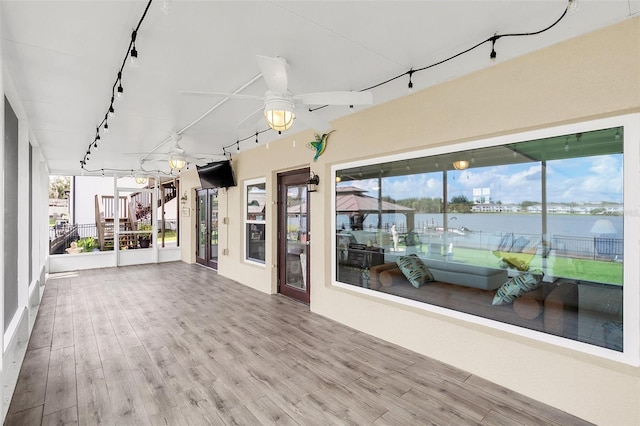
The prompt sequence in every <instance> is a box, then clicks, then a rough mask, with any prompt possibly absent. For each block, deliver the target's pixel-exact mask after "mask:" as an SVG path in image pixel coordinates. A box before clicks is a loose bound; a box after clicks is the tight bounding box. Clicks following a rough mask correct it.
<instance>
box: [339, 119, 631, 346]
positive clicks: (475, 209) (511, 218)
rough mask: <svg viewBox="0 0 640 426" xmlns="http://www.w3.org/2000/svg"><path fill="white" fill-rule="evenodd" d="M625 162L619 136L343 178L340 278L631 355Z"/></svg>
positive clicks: (438, 158) (380, 168)
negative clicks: (626, 322) (626, 312)
mask: <svg viewBox="0 0 640 426" xmlns="http://www.w3.org/2000/svg"><path fill="white" fill-rule="evenodd" d="M622 164H623V129H622V128H611V129H603V130H598V131H592V132H585V133H577V134H571V135H562V136H558V137H553V138H547V139H539V140H532V141H524V142H519V143H511V144H506V145H499V146H492V147H486V148H478V149H473V150H468V151H461V152H452V153H446V154H440V155H434V156H428V157H418V158H411V159H408V160H402V161H394V162H386V163H378V164H367V165H363V166H358V167H351V168H348V169H342V170H338V171H337V179H336V180H337V183H336V190H335V197H336V199H335V204H336V211H335V215H336V228H337V229H336V248H337V252H336V263H337V268H336V270H337V276H336V279H337V280H338V281H339V282H343V283H347V284H352V285H356V286H361V287H365V288H369V289H371V290H375V291H378V292H384V293H387V294H391V295H394V296H397V297H402V298H408V299H412V300H417V301H420V302H424V303H427V304H431V305H437V306H441V307H444V308H448V309H452V310H456V311H460V312H465V313H469V314H472V315H475V316H480V317H484V318H489V319H492V320H496V321H500V322H505V323H508V324H513V325H516V326H520V327H525V328H529V329H532V330H537V331H541V332H544V333H549V334H554V335H560V336H562V337H566V338H569V339H573V340H579V341H582V342H586V343H590V344H594V345H597V346H603V347H607V348H610V349H613V350H617V351H622V348H623V342H622V321H623V318H622V299H623V297H622V289H623V267H624V253H623V241H624V237H623V218H624V209H623V186H622V182H623V175H622ZM402 269H404V271H403V270H402Z"/></svg>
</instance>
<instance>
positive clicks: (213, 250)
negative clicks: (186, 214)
mask: <svg viewBox="0 0 640 426" xmlns="http://www.w3.org/2000/svg"><path fill="white" fill-rule="evenodd" d="M209 191H210V192H209V217H210V222H209V263H214V262H215V263H216V264H217V263H218V190H209ZM214 191H215V192H214Z"/></svg>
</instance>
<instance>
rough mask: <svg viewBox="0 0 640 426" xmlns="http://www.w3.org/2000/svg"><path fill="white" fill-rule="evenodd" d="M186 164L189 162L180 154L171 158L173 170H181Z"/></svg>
mask: <svg viewBox="0 0 640 426" xmlns="http://www.w3.org/2000/svg"><path fill="white" fill-rule="evenodd" d="M186 165H187V162H186V161H185V160H184V158H182V157H180V156H173V157H171V159H169V167H171V170H180V169H182V168H184V166H186Z"/></svg>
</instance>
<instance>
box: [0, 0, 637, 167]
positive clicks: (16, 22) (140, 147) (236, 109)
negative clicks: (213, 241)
mask: <svg viewBox="0 0 640 426" xmlns="http://www.w3.org/2000/svg"><path fill="white" fill-rule="evenodd" d="M146 3H147V2H146V1H142V0H140V1H89V0H85V1H29V0H21V1H5V0H3V1H2V2H1V3H0V7H1V9H0V13H1V14H2V22H1V25H2V56H3V61H4V65H5V68H6V71H7V72H6V73H5V90H6V92H7V95H8V97H9V99H10V100H11V99H15V97H16V96H17V97H18V98H19V100H20V104H22V105H23V107H24V111H21V110H20V109H19V108H18V111H17V113H18V114H19V115H20V114H26V115H27V117H28V118H29V123H30V127H31V129H32V131H33V139H34V140H33V142H34V143H35V144H37V145H39V146H40V147H41V148H42V152H43V155H44V157H45V159H46V161H47V164H48V167H49V169H50V171H51V173H53V174H80V173H81V168H80V160H82V158H83V155H84V153H85V151H86V150H87V147H88V146H89V144H90V143H91V142H92V141H93V139H94V137H95V131H96V126H98V125H99V124H100V122H101V121H102V119H103V118H104V115H105V113H106V112H107V109H108V107H109V101H110V98H111V90H112V86H113V84H114V81H115V79H116V74H117V71H118V69H119V68H120V65H121V63H122V61H123V59H124V56H125V54H126V52H127V48H128V46H129V41H130V37H131V31H132V30H133V29H134V28H135V26H136V25H137V23H138V21H139V19H140V17H141V16H142V13H143V11H144V9H145V6H146ZM161 3H162V2H161V1H159V0H155V1H154V2H153V3H152V4H151V6H150V8H149V11H148V13H147V15H146V18H145V20H144V21H143V23H142V25H141V27H140V30H139V32H138V36H137V42H136V46H137V49H138V52H139V67H138V68H131V67H129V66H126V67H125V68H124V71H123V80H122V82H123V87H124V90H125V97H124V99H123V100H122V101H121V102H116V104H115V105H114V107H115V109H116V115H115V117H113V118H112V119H110V120H109V127H110V132H109V134H107V135H106V136H103V137H102V139H101V141H100V144H99V150H97V151H95V152H92V155H91V160H90V161H89V163H88V164H87V166H86V168H87V169H90V170H101V169H112V168H115V169H122V170H130V169H137V168H138V161H139V159H140V158H142V157H143V156H144V154H145V153H148V152H151V151H153V150H156V151H157V152H167V151H168V150H169V149H170V148H171V146H172V143H171V142H170V135H171V133H172V132H175V131H182V130H183V129H184V128H185V127H188V126H189V125H190V124H192V123H193V122H194V121H195V120H196V119H198V118H199V117H201V116H202V115H203V114H204V113H206V112H207V111H208V110H210V109H211V108H212V107H213V106H214V105H215V104H217V103H218V102H219V101H220V100H222V98H205V97H194V96H185V95H180V94H179V93H178V92H179V91H189V90H197V91H217V92H233V91H236V90H237V89H238V88H240V87H241V86H243V85H244V84H246V83H247V82H248V81H250V80H251V79H252V78H253V77H255V76H256V75H258V74H259V69H258V66H257V64H256V59H255V56H256V55H258V54H260V55H265V56H282V57H284V58H286V59H287V61H288V62H289V64H290V68H289V88H290V90H291V91H293V92H294V93H307V92H318V91H329V90H360V89H363V88H366V87H369V86H371V85H374V84H376V83H379V82H381V81H384V80H386V79H388V78H391V77H394V76H396V75H398V74H402V73H404V72H406V71H408V70H409V69H411V68H420V67H424V66H427V65H430V64H432V63H434V62H438V61H440V60H442V59H444V58H446V57H448V56H451V55H453V54H455V53H457V52H459V51H461V50H464V49H466V48H468V47H470V46H472V45H474V44H476V43H478V42H480V41H482V40H485V39H487V38H488V37H491V36H492V35H494V34H496V33H497V34H504V33H512V32H531V31H537V30H539V29H542V28H544V27H546V26H548V25H549V24H551V23H552V22H553V21H555V20H556V19H557V18H558V17H559V16H560V15H561V14H562V13H563V11H564V9H565V7H566V4H567V3H566V1H565V0H548V1H535V0H534V1H513V0H511V1H406V2H405V1H179V0H172V1H170V2H169V4H170V13H169V14H168V15H165V14H163V13H161V10H160V6H161ZM639 10H640V0H603V1H596V0H591V1H590V0H579V4H578V9H577V11H576V12H575V13H573V14H571V15H567V16H566V17H565V18H564V19H563V20H562V21H561V22H560V23H559V24H558V25H557V26H555V27H554V28H552V29H551V30H549V31H547V32H545V33H543V34H540V35H537V36H532V37H517V38H504V39H500V40H498V42H497V44H496V51H497V53H498V58H497V59H498V62H501V61H506V60H509V59H511V58H514V57H516V56H519V55H523V54H526V53H528V52H531V51H533V50H537V49H540V48H542V47H545V46H548V45H551V44H554V43H558V42H560V41H562V40H565V39H568V38H571V37H575V36H577V35H580V34H583V33H587V32H591V31H593V30H595V29H597V28H600V27H604V26H608V25H611V24H613V23H616V22H619V21H621V20H624V19H626V18H628V17H629V16H631V15H633V14H637V13H638V11H639ZM490 51H491V47H490V45H489V44H485V45H484V46H482V47H480V48H479V49H476V50H475V51H474V52H472V53H469V54H467V55H464V56H461V57H459V58H457V59H455V60H453V61H451V62H448V63H446V64H444V65H440V66H437V67H434V68H432V69H429V70H427V71H423V72H420V73H416V74H414V75H413V83H414V90H420V89H423V88H426V87H428V86H431V85H434V84H438V83H439V82H442V81H445V80H450V79H452V78H456V77H458V76H461V75H464V74H467V73H470V72H472V71H475V70H478V69H481V68H483V67H487V66H490V65H491V63H490V61H489V53H490ZM407 83H408V78H407V77H403V78H400V79H398V80H396V81H394V82H392V83H390V84H387V85H384V86H382V87H379V88H376V89H374V90H373V96H374V105H379V104H381V103H384V102H387V101H389V100H391V99H394V98H398V97H401V96H406V95H407V94H408V91H407ZM266 89H267V88H266V85H265V84H264V81H263V80H262V79H261V78H260V79H258V80H257V81H256V82H254V83H252V84H250V85H249V86H248V87H247V88H246V89H244V90H243V91H242V92H240V93H243V94H252V95H263V94H264V92H265V91H266ZM260 106H261V103H259V102H254V101H243V100H237V99H232V100H229V101H227V102H225V103H224V104H223V105H221V106H220V107H218V108H217V109H215V110H213V111H212V112H210V113H209V114H208V115H206V117H205V118H203V119H202V120H201V121H199V122H198V123H196V124H194V125H192V126H191V127H189V128H188V129H187V130H186V131H184V133H183V139H182V141H181V146H182V147H183V148H185V149H186V150H187V152H190V153H195V152H197V153H208V154H212V155H220V154H222V147H223V146H225V145H230V144H234V143H235V141H236V140H238V139H243V138H245V137H249V138H250V139H249V140H247V141H245V142H242V143H241V144H240V148H241V150H247V149H252V148H254V147H255V146H256V144H255V132H257V131H261V130H264V129H266V123H262V122H258V119H257V118H256V119H254V120H249V121H248V122H247V123H245V124H244V125H243V126H242V127H241V128H240V129H238V128H236V126H237V125H238V124H239V123H240V122H242V121H243V120H244V119H245V118H246V117H247V116H248V115H250V114H251V113H252V112H254V111H255V110H256V109H258V108H259V107H260ZM362 108H364V107H356V110H358V109H362ZM348 112H349V111H348V108H346V107H327V108H323V109H321V110H318V111H316V112H314V114H319V115H320V117H322V118H323V119H325V120H333V119H335V118H338V117H340V116H342V115H345V114H347V113H348ZM256 117H259V116H256ZM300 130H304V124H303V123H301V122H299V120H298V121H296V123H295V124H294V126H293V128H292V129H290V130H289V131H288V132H292V133H295V132H297V131H300ZM277 137H278V134H277V133H276V132H273V131H269V132H266V133H261V134H260V137H259V141H260V144H263V143H266V142H268V141H270V140H273V139H275V138H277ZM232 152H236V151H235V147H233V148H232ZM164 163H166V162H163V163H158V164H151V163H150V164H145V165H144V167H145V168H147V169H155V168H158V167H160V166H161V167H162V168H165V169H166V167H165V166H164Z"/></svg>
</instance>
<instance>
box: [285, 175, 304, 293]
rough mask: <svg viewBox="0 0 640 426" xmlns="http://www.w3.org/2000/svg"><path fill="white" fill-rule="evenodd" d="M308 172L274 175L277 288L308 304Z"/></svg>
mask: <svg viewBox="0 0 640 426" xmlns="http://www.w3.org/2000/svg"><path fill="white" fill-rule="evenodd" d="M307 180H309V169H302V170H296V171H294V172H289V173H285V174H281V175H279V176H278V188H279V189H278V206H279V207H278V237H279V238H278V289H279V291H280V293H282V294H284V295H286V296H289V297H292V298H294V299H297V300H299V301H301V302H303V303H307V304H308V303H309V301H310V290H311V286H310V282H309V281H310V276H309V271H310V267H311V265H310V263H311V262H310V259H311V256H310V252H309V249H310V245H309V244H310V235H311V232H310V229H309V223H310V222H309V204H310V201H311V200H310V199H309V196H308V192H307V183H306V182H307Z"/></svg>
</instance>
